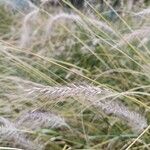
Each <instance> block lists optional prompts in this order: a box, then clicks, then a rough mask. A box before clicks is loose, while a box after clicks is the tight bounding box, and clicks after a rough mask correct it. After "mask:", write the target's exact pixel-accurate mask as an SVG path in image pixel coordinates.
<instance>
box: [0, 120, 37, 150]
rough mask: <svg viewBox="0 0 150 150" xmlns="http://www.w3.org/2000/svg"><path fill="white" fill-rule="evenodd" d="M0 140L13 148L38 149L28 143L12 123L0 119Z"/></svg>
mask: <svg viewBox="0 0 150 150" xmlns="http://www.w3.org/2000/svg"><path fill="white" fill-rule="evenodd" d="M0 140H2V141H4V142H6V143H7V142H8V143H10V144H12V145H14V146H19V147H20V148H25V149H29V150H31V149H32V150H33V149H38V146H35V145H34V143H33V142H31V141H29V140H28V139H27V138H26V137H25V135H24V134H23V133H21V131H19V129H17V128H16V126H15V124H14V123H11V122H10V121H9V120H7V119H5V118H3V117H0Z"/></svg>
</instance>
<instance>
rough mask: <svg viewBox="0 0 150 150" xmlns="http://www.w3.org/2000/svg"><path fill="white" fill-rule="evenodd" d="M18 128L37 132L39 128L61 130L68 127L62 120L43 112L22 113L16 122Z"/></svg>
mask: <svg viewBox="0 0 150 150" xmlns="http://www.w3.org/2000/svg"><path fill="white" fill-rule="evenodd" d="M16 125H17V126H19V127H26V128H28V129H32V130H35V129H36V130H37V129H40V128H61V127H69V126H68V124H67V123H66V122H65V120H64V118H62V117H60V116H58V115H56V114H53V113H50V112H45V111H39V110H35V111H28V112H26V113H23V114H22V115H21V116H20V117H19V118H18V119H17V121H16Z"/></svg>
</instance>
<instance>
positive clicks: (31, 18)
mask: <svg viewBox="0 0 150 150" xmlns="http://www.w3.org/2000/svg"><path fill="white" fill-rule="evenodd" d="M38 13H39V10H38V9H34V10H33V11H31V12H30V13H29V14H27V15H26V16H25V18H24V19H23V25H22V29H21V38H20V47H21V48H23V47H28V46H29V45H30V43H31V42H32V38H33V28H32V27H33V24H34V22H36V21H37V17H38Z"/></svg>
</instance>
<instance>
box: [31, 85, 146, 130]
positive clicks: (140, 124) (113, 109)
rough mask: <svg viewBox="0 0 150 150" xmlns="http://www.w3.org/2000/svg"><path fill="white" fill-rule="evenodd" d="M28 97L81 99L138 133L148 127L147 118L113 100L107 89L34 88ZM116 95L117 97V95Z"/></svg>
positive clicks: (72, 87)
mask: <svg viewBox="0 0 150 150" xmlns="http://www.w3.org/2000/svg"><path fill="white" fill-rule="evenodd" d="M28 95H30V96H31V97H32V96H33V97H35V98H38V97H39V98H41V99H42V100H44V101H45V100H57V99H61V100H62V99H63V98H67V97H79V98H80V100H81V101H82V103H83V104H86V103H88V104H89V105H90V106H93V107H95V108H97V109H101V110H103V111H104V112H105V113H106V114H114V115H115V116H117V117H119V118H121V119H123V120H125V121H127V122H128V123H129V125H130V126H131V127H132V128H133V130H135V132H137V133H138V132H141V131H142V130H143V129H144V128H146V127H147V121H146V119H145V117H143V116H142V115H140V114H138V113H136V112H134V111H130V110H129V109H128V108H127V107H125V106H124V105H123V104H121V103H120V102H117V101H116V100H112V97H113V93H112V92H110V91H109V90H108V89H105V88H99V87H94V86H88V85H87V86H80V85H79V86H75V85H74V86H62V87H45V88H44V87H42V88H38V87H35V88H34V87H33V89H29V93H28ZM101 95H102V97H101ZM114 95H115V96H116V94H114ZM107 97H108V98H107ZM80 100H79V101H80Z"/></svg>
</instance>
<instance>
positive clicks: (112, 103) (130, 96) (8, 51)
mask: <svg viewBox="0 0 150 150" xmlns="http://www.w3.org/2000/svg"><path fill="white" fill-rule="evenodd" d="M62 1H64V0H62ZM43 2H44V1H43ZM93 2H94V1H92V3H93ZM64 3H65V4H66V5H67V4H68V5H69V9H67V10H65V11H64V9H61V11H60V12H59V13H58V14H56V12H57V11H59V10H56V11H55V8H54V9H51V7H50V9H51V10H50V11H49V12H47V11H46V10H44V7H43V6H42V5H41V7H40V8H37V7H36V8H34V9H32V11H31V12H29V13H28V14H22V12H21V14H19V13H20V12H19V13H16V11H15V15H16V16H15V17H14V18H13V19H14V21H15V24H14V27H13V29H12V30H13V32H10V33H9V32H8V34H7V33H6V34H5V33H4V34H3V35H4V36H2V37H1V38H0V39H3V40H0V115H1V116H2V117H7V118H10V120H16V122H15V121H13V123H12V122H10V121H8V123H7V124H10V126H9V125H8V126H7V125H6V126H5V124H4V123H1V124H3V125H2V126H1V128H2V129H4V130H0V135H3V137H4V138H1V140H2V142H1V143H2V146H3V145H4V146H8V145H7V143H8V144H9V146H12V147H17V148H24V149H33V148H30V147H29V148H28V147H27V146H26V144H25V143H24V142H23V140H25V141H26V142H27V145H29V146H31V147H32V144H33V145H35V147H36V146H37V145H38V148H39V149H40V150H41V149H42V148H43V149H49V147H50V148H52V149H54V150H55V149H67V148H68V149H126V148H127V147H131V146H133V149H145V148H148V146H149V131H148V129H149V119H150V117H149V110H150V107H149V101H148V100H149V91H150V89H149V87H150V86H149V83H150V80H149V54H150V53H149V18H148V17H146V14H148V13H145V12H144V13H142V14H141V15H140V16H142V17H144V18H142V19H140V20H139V15H137V17H135V15H132V14H135V13H134V12H133V11H134V10H136V12H138V11H137V9H138V8H139V7H138V6H136V4H135V6H134V8H133V6H131V5H133V3H130V4H131V5H130V6H129V7H130V8H129V10H128V6H127V5H126V4H125V3H123V2H122V4H121V6H122V7H123V6H125V8H123V9H122V10H121V12H119V11H116V10H115V8H112V7H111V6H109V3H108V1H104V3H106V5H107V6H106V7H107V8H106V10H108V9H111V10H109V12H111V13H107V12H106V14H110V15H115V16H116V17H115V18H116V19H115V20H114V19H113V16H110V18H111V19H110V18H109V19H107V18H105V16H106V15H105V12H104V13H103V12H102V13H100V12H99V10H98V9H97V8H96V7H95V4H93V5H92V4H91V5H90V4H89V3H88V2H87V3H86V8H85V9H88V7H90V10H89V11H88V12H87V10H83V11H79V10H77V9H76V8H74V7H73V6H72V5H71V4H70V3H68V2H66V1H65V2H64ZM45 4H46V3H45ZM45 4H43V5H45ZM46 5H47V4H46ZM70 8H72V9H73V11H74V12H72V10H71V9H70ZM131 8H133V9H131ZM46 9H47V8H46ZM58 9H59V8H58ZM62 10H63V11H62ZM126 10H127V11H129V12H126ZM53 11H54V12H53ZM66 11H67V12H66ZM68 11H71V13H68ZM144 11H145V10H144ZM112 12H113V13H112ZM141 12H142V11H141ZM147 12H148V11H147ZM24 13H25V12H24ZM118 13H120V14H118ZM139 13H140V12H139ZM111 20H113V21H111ZM0 26H1V25H0ZM20 29H21V30H20ZM0 30H1V28H0ZM13 34H15V35H13ZM8 35H9V38H3V37H6V36H7V37H8ZM49 37H50V38H49ZM145 39H146V40H145ZM114 47H115V49H114ZM145 50H146V51H145ZM56 54H57V55H56ZM75 82H76V83H80V84H71V83H75ZM83 82H85V83H88V84H83V85H82V84H81V83H83ZM115 91H118V92H115ZM54 112H55V113H54ZM139 112H140V113H139ZM1 120H2V121H1V122H5V121H4V119H1ZM119 120H120V121H119ZM122 122H123V123H122ZM126 124H127V125H128V126H129V127H130V128H131V129H132V130H130V128H129V127H128V126H126ZM57 127H58V128H57ZM12 128H13V129H14V130H15V131H13V132H11V131H12ZM44 128H46V129H44ZM68 128H69V129H71V130H68ZM145 128H146V129H145ZM8 129H9V133H10V135H11V136H8V137H7V136H4V135H9V134H7V133H8V132H4V131H8ZM71 131H73V132H71ZM132 131H133V132H134V134H133V133H132ZM26 132H27V134H26ZM3 133H4V134H3ZM14 133H15V134H14ZM72 133H73V134H72ZM139 133H140V136H138V134H139ZM13 135H14V136H13ZM15 135H16V137H15ZM9 137H10V138H9ZM141 137H142V138H141ZM19 138H20V139H19ZM134 138H135V139H134ZM140 138H141V140H139V139H140ZM21 139H22V140H21ZM19 140H20V143H19ZM133 140H134V141H133ZM11 141H14V143H12V142H11ZM28 141H29V144H28ZM132 141H133V142H132ZM6 142H7V143H6ZM30 142H31V145H30ZM37 142H38V144H37ZM131 142H132V143H131ZM135 142H136V144H135ZM5 143H6V144H5ZM22 143H23V144H22ZM129 143H131V144H129ZM21 144H22V145H21ZM39 145H40V146H39ZM49 145H50V146H49ZM66 147H67V148H66ZM35 149H37V148H35ZM127 149H128V148H127Z"/></svg>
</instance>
